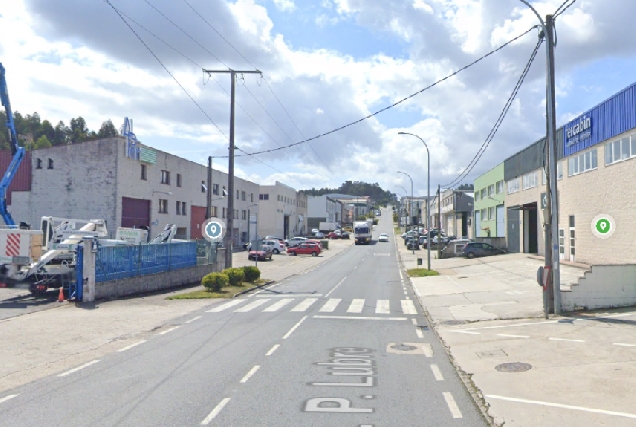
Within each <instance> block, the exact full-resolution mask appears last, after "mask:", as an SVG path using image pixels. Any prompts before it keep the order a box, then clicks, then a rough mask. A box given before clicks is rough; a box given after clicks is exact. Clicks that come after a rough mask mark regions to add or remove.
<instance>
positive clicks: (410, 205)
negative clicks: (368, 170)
mask: <svg viewBox="0 0 636 427" xmlns="http://www.w3.org/2000/svg"><path fill="white" fill-rule="evenodd" d="M397 173H402V174H404V175H406V176H408V177H409V179H410V180H411V202H410V204H409V210H410V216H411V221H413V178H411V175H409V174H408V173H406V172H401V171H397ZM418 236H419V233H418ZM418 240H419V239H418ZM411 247H412V248H413V255H415V245H411Z"/></svg>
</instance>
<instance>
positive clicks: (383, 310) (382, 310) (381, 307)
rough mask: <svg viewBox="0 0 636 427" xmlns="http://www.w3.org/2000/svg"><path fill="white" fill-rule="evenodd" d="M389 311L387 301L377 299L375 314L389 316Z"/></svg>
mask: <svg viewBox="0 0 636 427" xmlns="http://www.w3.org/2000/svg"><path fill="white" fill-rule="evenodd" d="M390 313H391V309H390V307H389V300H388V299H379V300H378V302H377V304H376V306H375V314H390Z"/></svg>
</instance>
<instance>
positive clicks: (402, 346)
mask: <svg viewBox="0 0 636 427" xmlns="http://www.w3.org/2000/svg"><path fill="white" fill-rule="evenodd" d="M391 348H392V349H393V350H399V351H413V350H415V349H416V348H417V347H415V346H414V345H405V344H395V345H392V346H391Z"/></svg>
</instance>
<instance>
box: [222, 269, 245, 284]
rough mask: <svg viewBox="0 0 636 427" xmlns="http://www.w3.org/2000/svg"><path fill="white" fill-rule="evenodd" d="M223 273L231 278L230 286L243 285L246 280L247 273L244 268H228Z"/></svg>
mask: <svg viewBox="0 0 636 427" xmlns="http://www.w3.org/2000/svg"><path fill="white" fill-rule="evenodd" d="M223 273H224V274H226V275H227V277H228V279H230V286H241V284H242V283H243V280H245V273H243V269H242V268H226V269H225V270H223Z"/></svg>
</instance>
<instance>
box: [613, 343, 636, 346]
mask: <svg viewBox="0 0 636 427" xmlns="http://www.w3.org/2000/svg"><path fill="white" fill-rule="evenodd" d="M613 344H614V345H617V346H619V347H636V344H625V343H622V342H615V343H613Z"/></svg>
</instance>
